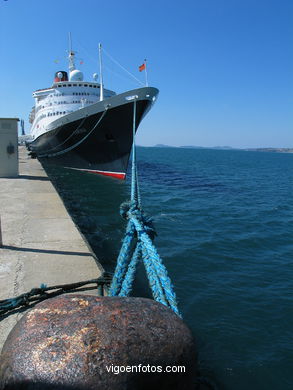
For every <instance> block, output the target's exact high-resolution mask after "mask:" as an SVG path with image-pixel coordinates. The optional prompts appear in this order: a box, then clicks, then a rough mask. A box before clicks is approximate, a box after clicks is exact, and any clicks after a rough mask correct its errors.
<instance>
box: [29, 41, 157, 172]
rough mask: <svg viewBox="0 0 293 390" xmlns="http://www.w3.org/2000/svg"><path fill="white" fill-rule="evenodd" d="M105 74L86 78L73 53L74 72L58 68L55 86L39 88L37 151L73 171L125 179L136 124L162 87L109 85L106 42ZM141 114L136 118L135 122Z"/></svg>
mask: <svg viewBox="0 0 293 390" xmlns="http://www.w3.org/2000/svg"><path fill="white" fill-rule="evenodd" d="M99 52H100V75H99V76H100V77H99V82H97V78H98V75H97V74H96V73H95V74H94V75H93V81H84V76H83V73H82V72H81V71H80V70H78V69H76V66H75V62H76V61H75V53H74V52H73V51H72V50H70V51H69V56H68V59H69V71H68V72H66V71H57V72H56V73H55V77H54V82H53V85H52V86H51V87H49V88H44V89H38V90H36V91H35V92H33V98H34V99H35V105H34V107H33V108H32V111H31V113H30V118H29V120H30V123H31V131H30V133H31V142H30V144H29V146H28V147H29V149H30V151H31V155H32V156H34V157H37V158H38V159H40V160H41V161H42V160H46V162H49V163H52V164H56V165H61V166H63V167H65V168H68V169H76V170H80V171H84V172H90V173H96V174H101V175H105V176H111V177H115V178H118V179H125V176H126V171H127V166H128V160H129V155H130V152H131V147H132V142H133V128H135V131H136V130H137V128H138V126H139V124H140V122H141V120H142V119H143V117H144V116H145V115H146V113H147V112H148V111H149V110H150V109H151V107H152V105H153V104H154V102H155V101H156V99H157V96H158V93H159V91H158V89H156V88H153V87H148V86H145V87H142V88H137V89H133V90H130V91H127V92H124V93H120V94H116V93H115V92H113V91H111V90H109V89H106V88H104V85H103V77H102V60H101V45H99ZM134 118H135V120H134Z"/></svg>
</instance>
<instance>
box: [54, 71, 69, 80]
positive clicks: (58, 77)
mask: <svg viewBox="0 0 293 390" xmlns="http://www.w3.org/2000/svg"><path fill="white" fill-rule="evenodd" d="M59 81H68V75H67V72H65V71H64V70H59V71H58V72H56V73H55V78H54V82H55V83H58V82H59Z"/></svg>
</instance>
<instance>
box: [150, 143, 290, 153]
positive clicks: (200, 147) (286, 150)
mask: <svg viewBox="0 0 293 390" xmlns="http://www.w3.org/2000/svg"><path fill="white" fill-rule="evenodd" d="M153 147H154V148H182V149H214V150H243V151H247V152H249V151H250V152H274V153H293V148H243V149H240V148H232V147H231V146H210V147H207V146H195V145H183V146H170V145H164V144H157V145H154V146H153Z"/></svg>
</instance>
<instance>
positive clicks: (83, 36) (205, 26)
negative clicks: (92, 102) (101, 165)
mask: <svg viewBox="0 0 293 390" xmlns="http://www.w3.org/2000/svg"><path fill="white" fill-rule="evenodd" d="M292 22H293V1H292V0H201V1H199V0H193V1H189V0H181V1H171V0H147V1H142V0H141V1H138V0H135V1H134V0H124V1H117V0H116V1H111V2H108V1H99V0H82V1H77V0H70V1H69V0H50V1H40V0H7V1H4V0H0V74H1V79H2V80H1V95H0V117H10V116H12V117H14V116H17V117H20V118H23V119H25V121H26V131H28V129H29V124H28V121H27V119H28V114H29V111H30V109H31V107H32V105H33V103H34V102H33V99H32V97H31V94H32V92H33V90H35V89H39V88H44V87H47V86H50V85H51V83H52V81H53V75H54V72H55V71H57V70H60V69H67V60H66V55H67V52H66V51H67V49H68V32H69V31H71V33H72V40H73V48H74V49H75V50H76V51H77V54H76V56H77V58H78V59H80V60H83V61H84V63H83V64H82V65H80V68H81V70H82V71H83V72H84V74H85V76H86V78H87V79H91V76H92V74H93V73H94V72H96V71H98V53H97V46H98V43H99V42H102V44H103V46H104V48H105V49H106V50H107V52H108V53H110V54H111V56H113V57H114V58H115V59H116V60H117V61H118V62H120V63H121V64H122V65H123V66H124V67H126V68H127V69H128V70H129V71H130V72H132V73H133V74H134V75H135V76H136V77H138V78H140V79H141V80H142V81H144V77H143V74H142V73H139V72H138V66H139V65H141V63H142V62H143V59H144V58H147V59H148V76H149V83H150V85H152V86H155V87H158V88H159V89H160V96H159V99H158V101H157V103H156V104H155V106H154V107H153V109H152V110H151V111H150V112H149V114H148V115H147V117H146V118H145V119H144V121H143V122H142V124H141V126H140V129H139V133H138V140H137V141H138V143H139V144H141V145H154V144H157V143H163V144H168V145H174V146H179V145H200V146H224V145H229V146H233V147H240V148H244V147H269V146H272V147H293V114H292V101H293V98H292V95H293V23H292ZM56 59H58V60H59V63H58V64H55V62H54V60H56ZM104 62H105V66H106V69H105V76H104V82H105V86H106V87H108V88H110V89H113V90H115V91H116V92H123V91H125V90H128V89H132V88H136V87H138V84H136V83H135V82H133V80H132V79H131V78H129V77H128V76H127V74H126V73H123V72H122V71H121V69H119V67H117V66H116V65H115V64H113V63H111V61H110V60H109V58H107V57H105V58H104ZM113 72H115V73H113ZM117 74H118V75H117Z"/></svg>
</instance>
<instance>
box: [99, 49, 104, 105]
mask: <svg viewBox="0 0 293 390" xmlns="http://www.w3.org/2000/svg"><path fill="white" fill-rule="evenodd" d="M99 63H100V102H101V101H102V100H104V83H103V67H102V44H101V43H99Z"/></svg>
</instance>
